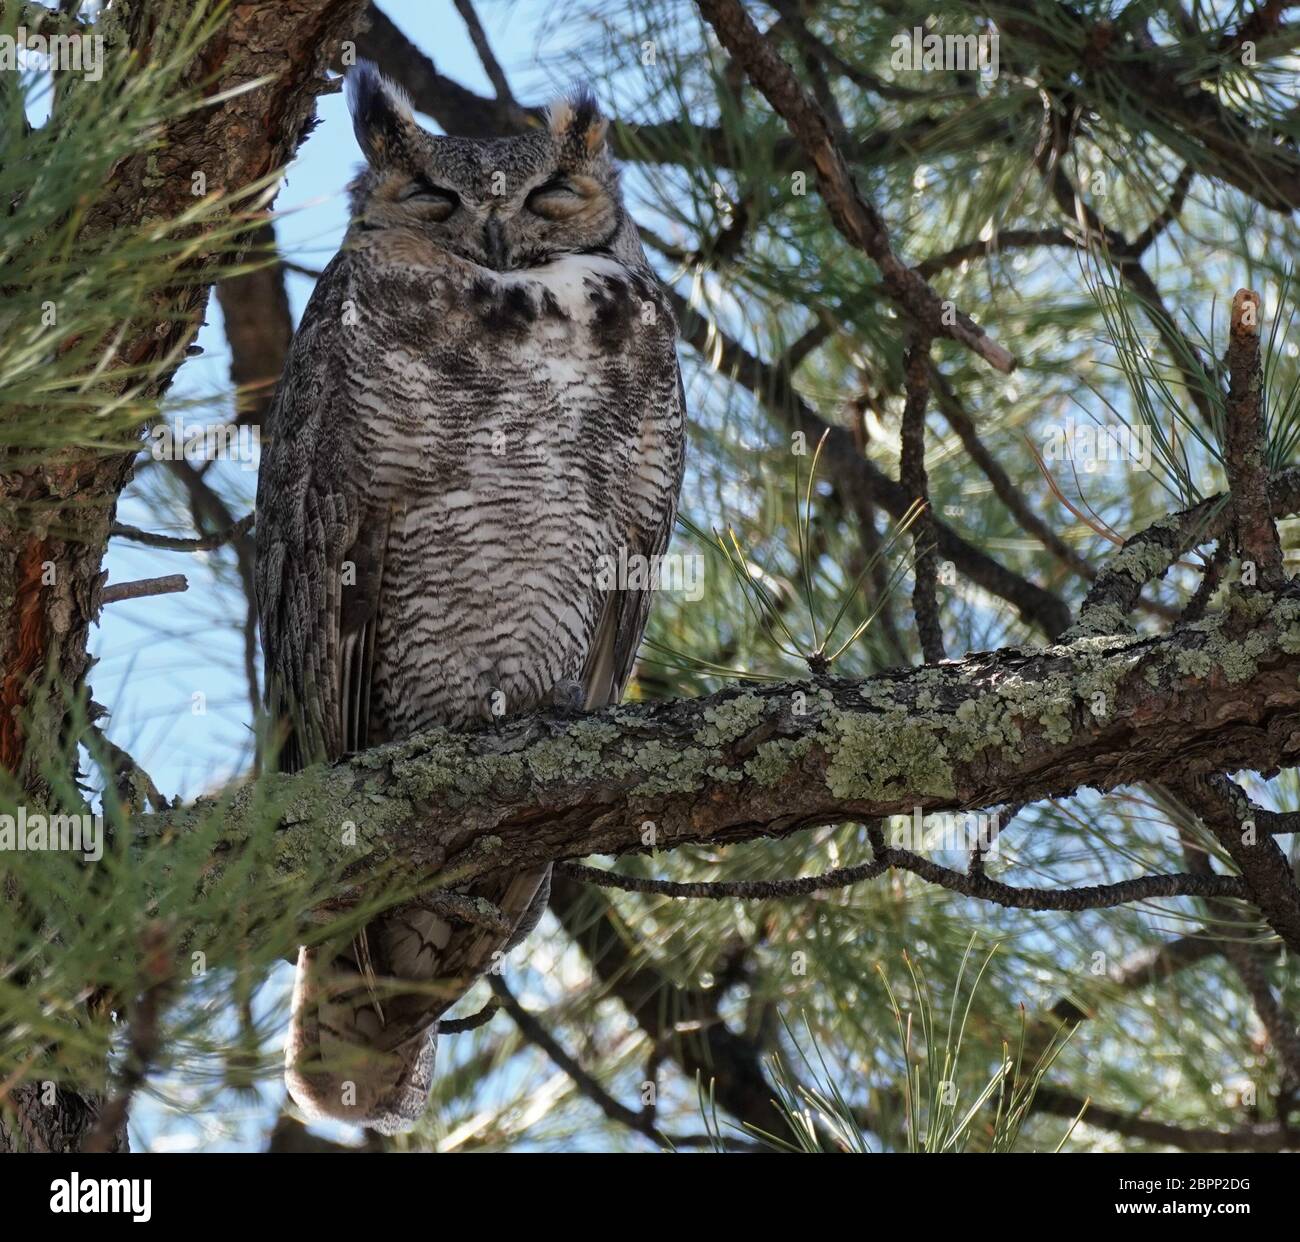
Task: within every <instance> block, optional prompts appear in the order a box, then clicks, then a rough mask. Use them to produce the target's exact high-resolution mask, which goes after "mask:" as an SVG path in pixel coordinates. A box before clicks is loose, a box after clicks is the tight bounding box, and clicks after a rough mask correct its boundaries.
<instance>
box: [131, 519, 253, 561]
mask: <svg viewBox="0 0 1300 1242" xmlns="http://www.w3.org/2000/svg"><path fill="white" fill-rule="evenodd" d="M256 516H257V515H256V514H255V513H249V514H246V515H245V516H244V517H241V518H240V519H239V521H238V522H236V523H235V524H234V525H233V526H229V527H227V528H226V529H225V530H222V531H217V532H216V533H215V534H212V535H202V536H200V537H199V538H197V539H181V538H177V537H176V536H175V535H159V534H155V533H154V532H153V531H148V530H141V529H140V528H139V527H137V526H126V525H124V524H123V523H122V522H114V523H113V527H112V529H111V530H110V531H109V534H110V535H112V536H113V537H114V538H116V539H129V540H130V541H131V542H132V543H142V544H144V545H145V546H146V547H150V548H162V549H163V550H164V551H167V552H215V551H216V550H217V549H218V548H223V547H225V546H226V544H228V543H231V542H233V541H234V540H236V539H238V538H240V537H241V536H242V535H246V534H248V532H249V531H251V530H252V529H253V520H254V519H255V518H256Z"/></svg>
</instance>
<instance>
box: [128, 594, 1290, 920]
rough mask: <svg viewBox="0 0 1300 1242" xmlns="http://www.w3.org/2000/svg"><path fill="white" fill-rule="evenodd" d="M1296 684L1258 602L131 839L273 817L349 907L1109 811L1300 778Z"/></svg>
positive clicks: (259, 807)
mask: <svg viewBox="0 0 1300 1242" xmlns="http://www.w3.org/2000/svg"><path fill="white" fill-rule="evenodd" d="M1298 674H1300V598H1297V597H1296V596H1295V595H1291V594H1278V595H1268V594H1265V593H1260V592H1255V593H1252V594H1251V595H1249V596H1245V597H1236V596H1234V597H1231V599H1230V607H1228V608H1227V609H1225V610H1224V611H1223V612H1221V613H1216V614H1215V615H1214V616H1212V617H1210V618H1207V619H1206V620H1205V621H1202V622H1200V623H1198V624H1197V625H1196V626H1192V627H1187V628H1186V629H1179V630H1176V631H1175V632H1174V633H1172V634H1170V635H1164V636H1159V637H1148V638H1135V637H1128V638H1089V639H1084V640H1081V641H1079V642H1076V643H1073V644H1071V645H1068V646H1057V647H1049V648H1046V649H1041V650H1025V649H1020V650H1017V649H1010V650H1005V651H1001V652H995V653H987V654H978V655H975V656H972V657H970V658H968V659H966V660H963V661H954V662H951V663H945V664H942V665H939V666H937V667H926V668H921V669H915V670H911V671H896V672H891V673H887V674H883V675H881V676H878V677H875V678H872V679H870V680H869V681H866V682H851V681H830V680H827V681H824V682H805V683H794V684H786V685H779V686H770V687H763V688H761V689H753V690H735V689H729V690H724V691H721V692H719V693H718V694H715V695H712V696H709V697H707V698H702V699H693V700H679V701H673V702H665V703H641V704H631V705H625V706H622V707H617V708H609V709H606V710H604V711H602V712H599V713H593V714H592V715H590V716H583V717H580V718H577V719H572V718H557V717H555V716H553V715H552V716H531V717H525V718H521V719H519V720H514V721H509V722H503V723H502V724H501V725H500V727H499V728H497V729H493V730H489V731H485V732H480V733H467V734H456V733H449V732H447V731H445V730H434V731H431V732H429V733H426V734H423V735H421V736H419V737H416V738H413V739H411V740H409V741H407V742H403V743H399V744H396V745H392V746H386V747H382V748H379V749H377V750H373V751H370V752H367V753H365V754H363V755H359V756H356V757H355V758H353V759H351V760H349V761H347V762H341V763H339V764H336V765H334V766H333V767H314V768H310V769H308V770H306V771H304V772H302V773H298V774H296V775H294V776H272V777H267V778H265V779H264V780H263V781H261V782H259V783H258V786H257V787H256V788H254V787H251V786H247V787H244V788H243V789H241V790H240V791H238V792H237V793H236V794H235V795H234V796H233V797H232V798H231V799H230V800H229V801H228V802H226V803H223V804H221V805H219V806H216V805H213V804H211V803H200V804H199V805H197V806H195V807H191V808H187V809H185V810H177V811H172V812H169V813H167V814H165V815H154V816H148V817H142V818H141V819H140V821H139V824H140V828H141V830H142V832H143V834H144V835H145V836H146V837H148V838H154V839H157V838H158V837H159V836H160V835H161V834H164V833H166V832H169V831H184V829H185V827H186V826H187V825H188V824H193V823H194V822H195V821H196V820H197V819H198V818H200V817H201V816H204V815H206V814H211V813H216V814H220V815H221V816H222V817H223V819H224V828H225V840H226V842H227V843H228V844H227V846H226V848H227V849H233V848H237V846H238V843H239V841H240V839H241V838H242V837H244V836H245V835H247V834H249V833H251V832H253V831H254V830H255V828H256V826H257V825H258V824H259V823H263V822H264V821H265V814H266V812H265V809H264V805H265V804H264V803H262V801H261V799H262V797H264V796H269V797H270V798H271V799H272V801H273V803H274V804H275V805H278V806H282V807H283V808H284V809H283V811H282V812H281V815H280V819H279V825H280V831H281V836H282V849H281V863H280V866H281V868H282V870H283V871H284V872H285V873H286V874H292V873H297V872H298V871H300V870H301V869H303V868H304V867H305V866H306V865H307V863H308V860H314V861H320V860H321V859H322V857H323V858H324V859H325V860H328V861H329V862H331V863H333V864H335V865H336V866H338V867H339V868H341V869H342V870H343V871H344V873H345V875H346V876H347V877H349V878H350V879H354V880H355V881H356V882H357V883H358V884H363V883H364V880H365V877H366V876H367V875H369V874H373V873H374V872H376V871H377V870H378V869H380V868H383V867H386V866H390V865H395V866H397V867H398V868H400V870H401V873H402V874H403V875H405V876H407V877H408V878H412V879H414V878H417V877H419V876H421V875H426V874H430V873H433V872H437V871H441V872H442V873H443V879H442V881H441V882H443V883H449V882H451V879H453V878H454V880H455V882H457V883H462V882H464V881H466V880H468V879H471V878H473V877H476V876H479V875H483V874H485V873H487V872H490V871H493V870H495V869H497V868H503V867H504V868H510V869H519V868H522V867H525V866H533V865H537V864H539V863H544V862H548V861H554V860H559V859H565V858H578V857H582V856H584V855H588V854H624V853H631V852H644V851H645V850H646V849H647V847H648V844H649V845H650V846H652V847H653V848H657V849H675V848H678V847H680V846H683V845H688V844H697V843H701V842H710V843H713V844H715V845H722V844H727V843H734V842H740V841H746V840H753V839H756V838H760V837H767V836H785V835H788V834H790V833H793V832H796V831H798V830H800V829H803V828H808V827H812V826H815V825H819V824H826V823H838V822H843V821H845V820H853V819H856V820H868V821H870V820H876V819H879V818H881V817H883V816H888V815H892V814H895V813H900V812H906V813H911V812H912V811H913V809H914V808H915V807H917V806H919V807H921V808H922V809H923V810H926V811H929V810H937V809H945V808H959V807H964V808H969V807H983V806H991V805H995V804H1003V803H1008V802H1020V801H1026V800H1030V799H1037V798H1042V797H1048V796H1061V795H1066V794H1070V793H1073V792H1074V791H1075V790H1077V789H1078V788H1080V787H1082V786H1089V787H1092V788H1096V789H1102V790H1104V789H1110V788H1114V787H1116V786H1118V785H1122V784H1125V783H1132V782H1134V781H1139V780H1143V779H1146V778H1148V777H1149V774H1150V773H1151V772H1153V771H1160V772H1167V773H1169V774H1171V775H1173V774H1177V775H1178V776H1180V777H1184V778H1187V777H1193V776H1197V775H1200V774H1203V773H1212V772H1219V771H1224V770H1233V769H1237V768H1251V769H1254V770H1260V771H1268V770H1272V769H1276V768H1277V767H1279V766H1282V765H1287V764H1294V763H1297V762H1300V677H1298ZM259 817H260V818H259ZM346 823H351V824H354V825H355V826H356V831H355V838H356V843H355V844H353V843H352V834H348V833H344V832H342V831H341V829H342V826H343V825H344V824H346ZM332 829H334V830H332ZM345 842H346V844H345ZM322 851H323V854H322ZM1253 857H1254V854H1253V853H1252V858H1253ZM1265 861H1266V862H1267V861H1268V860H1265ZM218 862H219V860H218ZM908 862H909V869H913V870H919V869H920V868H919V867H918V866H914V865H912V863H911V860H910V859H909V860H908ZM1243 865H1244V864H1243ZM926 878H928V879H932V880H934V881H935V882H939V883H942V882H943V877H941V876H939V875H937V874H936V875H933V876H927V877H926ZM1225 878H1229V877H1225ZM1273 879H1274V877H1273V874H1272V869H1271V867H1270V868H1267V869H1265V870H1259V871H1258V873H1257V872H1256V871H1255V870H1250V871H1247V872H1246V874H1245V880H1246V884H1245V885H1244V886H1241V887H1237V886H1225V887H1223V888H1222V890H1220V889H1218V888H1216V889H1215V892H1214V893H1213V894H1211V895H1228V887H1232V888H1233V893H1234V894H1235V895H1239V896H1244V897H1247V898H1248V899H1250V900H1252V901H1254V902H1255V903H1256V904H1258V905H1260V906H1261V908H1265V905H1266V903H1268V902H1270V901H1272V900H1273V897H1274V896H1275V894H1274V886H1273ZM1162 883H1164V882H1163V881H1162ZM1257 886H1259V887H1257ZM950 887H952V886H951V885H950ZM1159 891H1160V892H1163V893H1165V894H1167V895H1172V894H1173V893H1175V892H1182V891H1188V890H1185V889H1184V888H1182V887H1179V886H1178V885H1169V884H1166V886H1165V887H1164V888H1160V889H1159ZM972 895H974V896H977V897H981V896H982V897H986V898H987V899H989V900H993V901H997V900H998V899H999V896H1000V895H1001V894H1000V892H995V891H993V889H989V890H988V891H981V892H972ZM1145 895H1158V894H1157V891H1156V890H1152V892H1151V893H1150V894H1145ZM1269 908H1271V907H1269ZM1266 912H1268V911H1267V910H1266ZM1278 930H1279V932H1281V933H1282V934H1284V935H1286V934H1287V931H1286V928H1285V926H1284V927H1283V928H1279V929H1278Z"/></svg>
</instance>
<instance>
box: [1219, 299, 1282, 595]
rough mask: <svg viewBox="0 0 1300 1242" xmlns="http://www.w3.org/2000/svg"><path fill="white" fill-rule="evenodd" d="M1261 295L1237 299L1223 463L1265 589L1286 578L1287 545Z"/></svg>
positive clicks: (1249, 556)
mask: <svg viewBox="0 0 1300 1242" xmlns="http://www.w3.org/2000/svg"><path fill="white" fill-rule="evenodd" d="M1259 317H1260V305H1259V294H1258V293H1254V292H1252V291H1251V290H1249V289H1238V290H1237V293H1236V295H1235V296H1234V297H1233V299H1232V328H1231V332H1230V335H1229V339H1228V372H1229V375H1230V377H1231V378H1230V383H1229V386H1228V411H1227V414H1228V417H1227V424H1228V425H1227V428H1226V440H1227V442H1226V444H1225V445H1224V454H1223V458H1224V460H1223V465H1224V469H1225V470H1226V471H1227V474H1228V490H1229V491H1230V492H1231V494H1232V506H1233V511H1234V513H1235V514H1236V523H1235V525H1236V534H1237V545H1238V551H1239V553H1240V555H1241V558H1242V560H1243V561H1253V562H1254V564H1255V567H1256V577H1257V580H1258V581H1259V583H1260V585H1261V586H1263V587H1265V588H1266V589H1268V590H1272V589H1273V588H1274V587H1276V586H1278V585H1279V584H1280V583H1281V582H1282V580H1283V576H1284V575H1283V571H1282V545H1281V544H1280V543H1279V542H1278V537H1277V527H1276V526H1274V525H1273V515H1272V513H1271V512H1270V511H1269V503H1268V440H1267V433H1266V430H1265V426H1264V405H1263V387H1264V378H1263V372H1262V371H1261V369H1260V362H1259V328H1260V321H1259Z"/></svg>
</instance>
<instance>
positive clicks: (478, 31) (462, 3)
mask: <svg viewBox="0 0 1300 1242" xmlns="http://www.w3.org/2000/svg"><path fill="white" fill-rule="evenodd" d="M454 3H455V5H456V12H457V13H459V14H460V16H461V19H462V20H463V21H464V23H465V26H466V28H467V29H468V30H469V37H470V40H471V41H472V42H473V44H474V50H475V51H476V52H477V53H478V58H479V63H480V64H482V66H483V72H484V73H486V74H487V76H488V81H489V82H491V83H492V89H493V90H494V91H496V93H497V102H498V103H502V104H507V105H508V106H509V107H511V108H515V109H518V108H519V105H518V104H517V103H516V102H515V97H514V95H513V94H512V93H511V91H510V83H509V82H508V81H507V80H506V75H505V72H504V71H503V70H502V68H501V64H500V62H499V61H498V60H497V58H496V56H495V55H493V52H492V45H491V44H490V43H489V42H488V37H487V31H485V30H484V29H483V23H482V22H481V21H479V18H478V14H477V13H476V12H475V11H474V5H473V3H472V2H471V0H454Z"/></svg>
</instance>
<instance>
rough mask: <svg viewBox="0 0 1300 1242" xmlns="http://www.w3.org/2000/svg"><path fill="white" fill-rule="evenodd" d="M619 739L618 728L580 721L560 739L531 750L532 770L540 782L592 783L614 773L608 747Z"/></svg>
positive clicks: (530, 748) (529, 766)
mask: <svg viewBox="0 0 1300 1242" xmlns="http://www.w3.org/2000/svg"><path fill="white" fill-rule="evenodd" d="M618 736H619V730H618V727H617V726H616V725H612V724H609V723H608V722H606V721H603V720H579V721H575V722H574V723H573V724H571V725H570V726H569V727H568V728H567V729H566V730H565V731H564V732H563V733H562V734H561V735H560V736H559V737H555V738H545V739H543V740H542V741H540V742H537V743H535V744H534V745H533V746H530V747H529V749H528V770H529V772H531V773H532V775H533V776H534V777H535V778H536V779H537V780H539V781H550V780H558V779H562V778H567V779H572V780H588V779H590V778H591V777H593V776H595V775H596V774H597V773H599V772H606V773H608V772H609V771H610V767H611V765H610V761H609V758H608V756H607V755H606V753H605V748H606V747H607V746H608V745H609V744H610V743H611V742H613V741H615V740H616V739H617V738H618Z"/></svg>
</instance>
